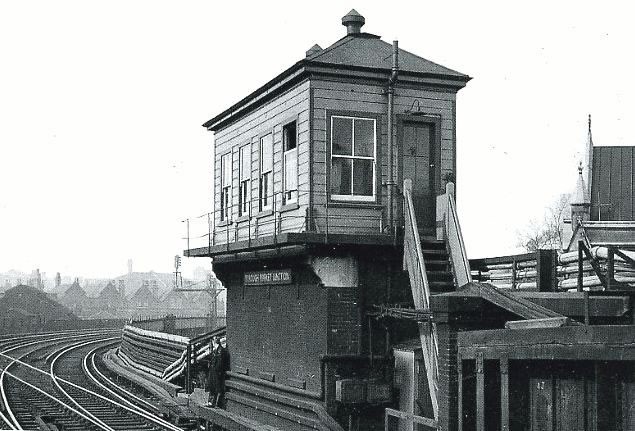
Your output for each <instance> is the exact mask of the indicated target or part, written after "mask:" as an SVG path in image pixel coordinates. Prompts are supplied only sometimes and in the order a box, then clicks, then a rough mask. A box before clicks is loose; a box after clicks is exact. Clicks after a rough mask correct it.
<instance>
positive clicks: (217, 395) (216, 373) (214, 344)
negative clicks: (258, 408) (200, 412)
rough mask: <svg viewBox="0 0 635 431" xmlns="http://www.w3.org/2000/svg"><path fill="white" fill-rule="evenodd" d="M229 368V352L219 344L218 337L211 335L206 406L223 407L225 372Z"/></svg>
mask: <svg viewBox="0 0 635 431" xmlns="http://www.w3.org/2000/svg"><path fill="white" fill-rule="evenodd" d="M228 369H229V354H228V353H227V349H226V348H224V347H223V346H221V344H220V340H219V337H212V340H211V353H210V356H209V374H208V378H207V383H208V388H209V398H208V401H207V405H208V407H223V404H224V401H225V372H226V371H227V370H228Z"/></svg>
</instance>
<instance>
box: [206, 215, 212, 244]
mask: <svg viewBox="0 0 635 431" xmlns="http://www.w3.org/2000/svg"><path fill="white" fill-rule="evenodd" d="M211 252H212V221H211V217H210V213H207V254H211Z"/></svg>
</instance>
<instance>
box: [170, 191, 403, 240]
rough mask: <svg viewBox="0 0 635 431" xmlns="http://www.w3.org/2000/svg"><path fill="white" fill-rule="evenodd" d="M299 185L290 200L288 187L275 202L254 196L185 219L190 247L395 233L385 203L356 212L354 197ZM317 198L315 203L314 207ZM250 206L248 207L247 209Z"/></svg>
mask: <svg viewBox="0 0 635 431" xmlns="http://www.w3.org/2000/svg"><path fill="white" fill-rule="evenodd" d="M309 194H310V192H309V190H302V189H301V190H298V191H297V193H296V195H297V196H296V198H295V199H294V200H293V201H292V202H289V200H288V199H286V195H287V193H286V192H275V193H273V194H272V195H270V196H269V199H270V201H271V204H270V205H269V206H268V207H266V208H264V209H261V200H260V198H258V197H256V198H252V199H250V200H249V201H248V205H246V208H245V205H239V204H236V203H231V204H229V205H228V206H227V208H223V209H215V210H213V211H210V212H205V213H202V214H200V215H198V216H195V217H192V218H187V219H185V220H182V222H183V223H185V230H186V235H185V237H183V238H182V239H183V240H185V242H186V244H185V246H186V250H192V249H195V248H205V247H207V248H210V249H211V248H212V247H214V246H218V245H227V246H229V244H232V243H235V242H238V241H247V243H248V244H251V241H253V240H256V239H259V238H262V237H273V238H274V242H275V241H276V239H277V236H278V235H280V234H283V233H298V232H315V233H319V234H323V235H324V236H325V238H328V236H329V235H330V234H334V233H356V234H394V229H391V228H388V226H387V224H386V221H385V214H384V213H385V208H384V207H383V206H381V207H380V206H372V207H370V206H369V207H362V208H360V209H359V210H356V211H351V208H350V207H347V206H346V204H347V203H350V202H339V201H330V195H328V194H327V193H326V192H318V191H315V190H314V191H313V192H312V193H311V194H312V198H313V200H316V199H318V200H320V203H315V202H313V203H312V202H311V201H312V200H311V199H310V198H309ZM311 203H312V206H311ZM243 209H245V211H244V212H242V211H241V210H243Z"/></svg>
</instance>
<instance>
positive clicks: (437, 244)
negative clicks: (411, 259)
mask: <svg viewBox="0 0 635 431" xmlns="http://www.w3.org/2000/svg"><path fill="white" fill-rule="evenodd" d="M421 248H429V249H435V250H445V248H446V247H445V241H444V240H442V239H433V238H430V239H426V238H421Z"/></svg>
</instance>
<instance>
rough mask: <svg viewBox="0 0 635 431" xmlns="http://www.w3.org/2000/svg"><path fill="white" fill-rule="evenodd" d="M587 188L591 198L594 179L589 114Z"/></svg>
mask: <svg viewBox="0 0 635 431" xmlns="http://www.w3.org/2000/svg"><path fill="white" fill-rule="evenodd" d="M585 156H586V186H587V194H588V196H591V179H592V178H593V176H592V175H593V136H592V135H591V114H589V132H588V135H587V142H586V154H585Z"/></svg>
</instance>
